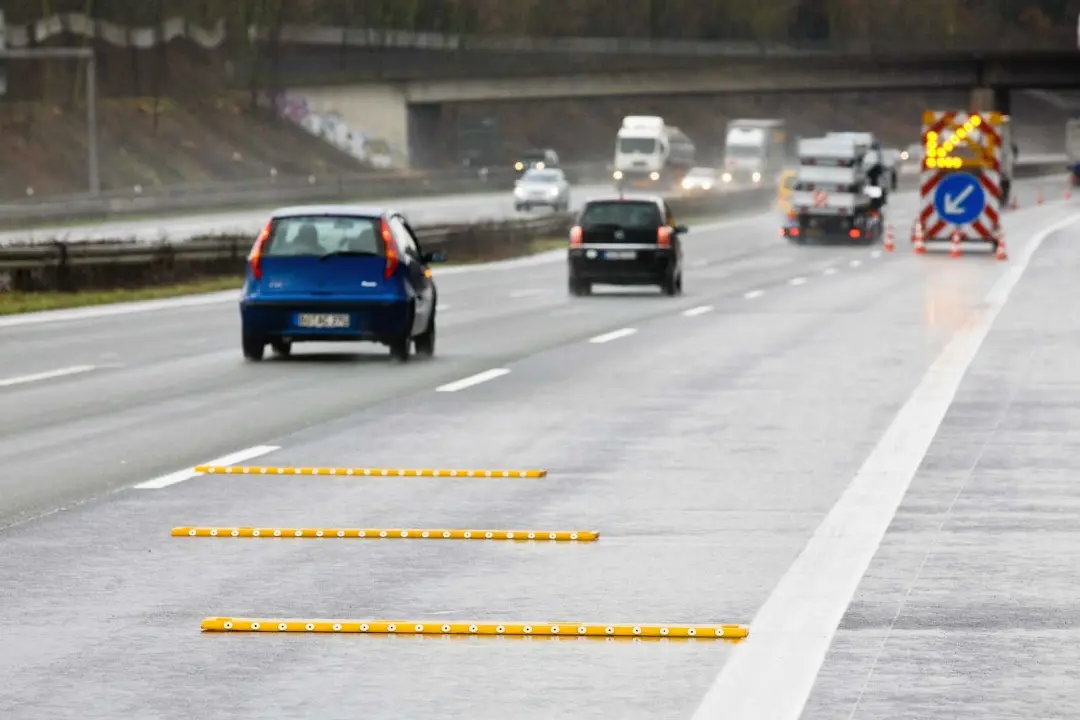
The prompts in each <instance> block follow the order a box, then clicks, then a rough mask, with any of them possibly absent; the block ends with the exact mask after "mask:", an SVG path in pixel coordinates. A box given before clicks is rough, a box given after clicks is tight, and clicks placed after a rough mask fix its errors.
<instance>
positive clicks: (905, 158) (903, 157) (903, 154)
mask: <svg viewBox="0 0 1080 720" xmlns="http://www.w3.org/2000/svg"><path fill="white" fill-rule="evenodd" d="M909 157H911V156H910V155H908V152H907V150H905V151H904V152H902V153H900V159H901V160H907V159H908V158H909Z"/></svg>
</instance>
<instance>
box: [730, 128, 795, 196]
mask: <svg viewBox="0 0 1080 720" xmlns="http://www.w3.org/2000/svg"><path fill="white" fill-rule="evenodd" d="M786 159H787V131H786V129H785V125H784V121H783V120H778V119H775V118H770V119H748V118H742V119H739V120H732V121H731V122H729V123H728V124H727V134H726V135H725V136H724V173H723V175H722V176H721V180H723V181H724V182H725V183H754V184H756V183H761V182H773V181H774V180H775V178H776V177H777V176H778V175H779V174H780V172H782V171H783V169H784V162H785V161H786Z"/></svg>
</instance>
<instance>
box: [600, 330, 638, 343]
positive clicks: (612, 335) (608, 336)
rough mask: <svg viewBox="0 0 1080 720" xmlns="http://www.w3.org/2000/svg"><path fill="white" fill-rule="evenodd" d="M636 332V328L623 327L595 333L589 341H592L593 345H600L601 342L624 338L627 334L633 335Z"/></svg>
mask: <svg viewBox="0 0 1080 720" xmlns="http://www.w3.org/2000/svg"><path fill="white" fill-rule="evenodd" d="M636 332H637V330H635V329H634V328H623V329H621V330H615V331H613V332H609V333H604V334H603V335H597V336H596V337H594V338H590V339H589V342H591V343H593V344H594V345H601V344H603V343H608V342H611V341H612V340H618V339H619V338H624V337H627V336H629V335H633V334H634V333H636Z"/></svg>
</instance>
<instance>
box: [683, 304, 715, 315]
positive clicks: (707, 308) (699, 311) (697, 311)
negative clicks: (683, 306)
mask: <svg viewBox="0 0 1080 720" xmlns="http://www.w3.org/2000/svg"><path fill="white" fill-rule="evenodd" d="M712 310H713V306H712V305H699V306H698V307H695V308H690V309H689V310H683V315H684V316H686V317H697V316H698V315H704V314H705V313H707V312H712Z"/></svg>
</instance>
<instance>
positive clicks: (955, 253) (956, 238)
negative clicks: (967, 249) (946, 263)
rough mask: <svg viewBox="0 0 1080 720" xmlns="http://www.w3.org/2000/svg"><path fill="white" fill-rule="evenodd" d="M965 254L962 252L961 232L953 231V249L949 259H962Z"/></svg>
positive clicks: (950, 251) (950, 250)
mask: <svg viewBox="0 0 1080 720" xmlns="http://www.w3.org/2000/svg"><path fill="white" fill-rule="evenodd" d="M962 254H963V253H961V252H960V231H959V230H953V234H952V247H951V248H949V257H960V256H961V255H962Z"/></svg>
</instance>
